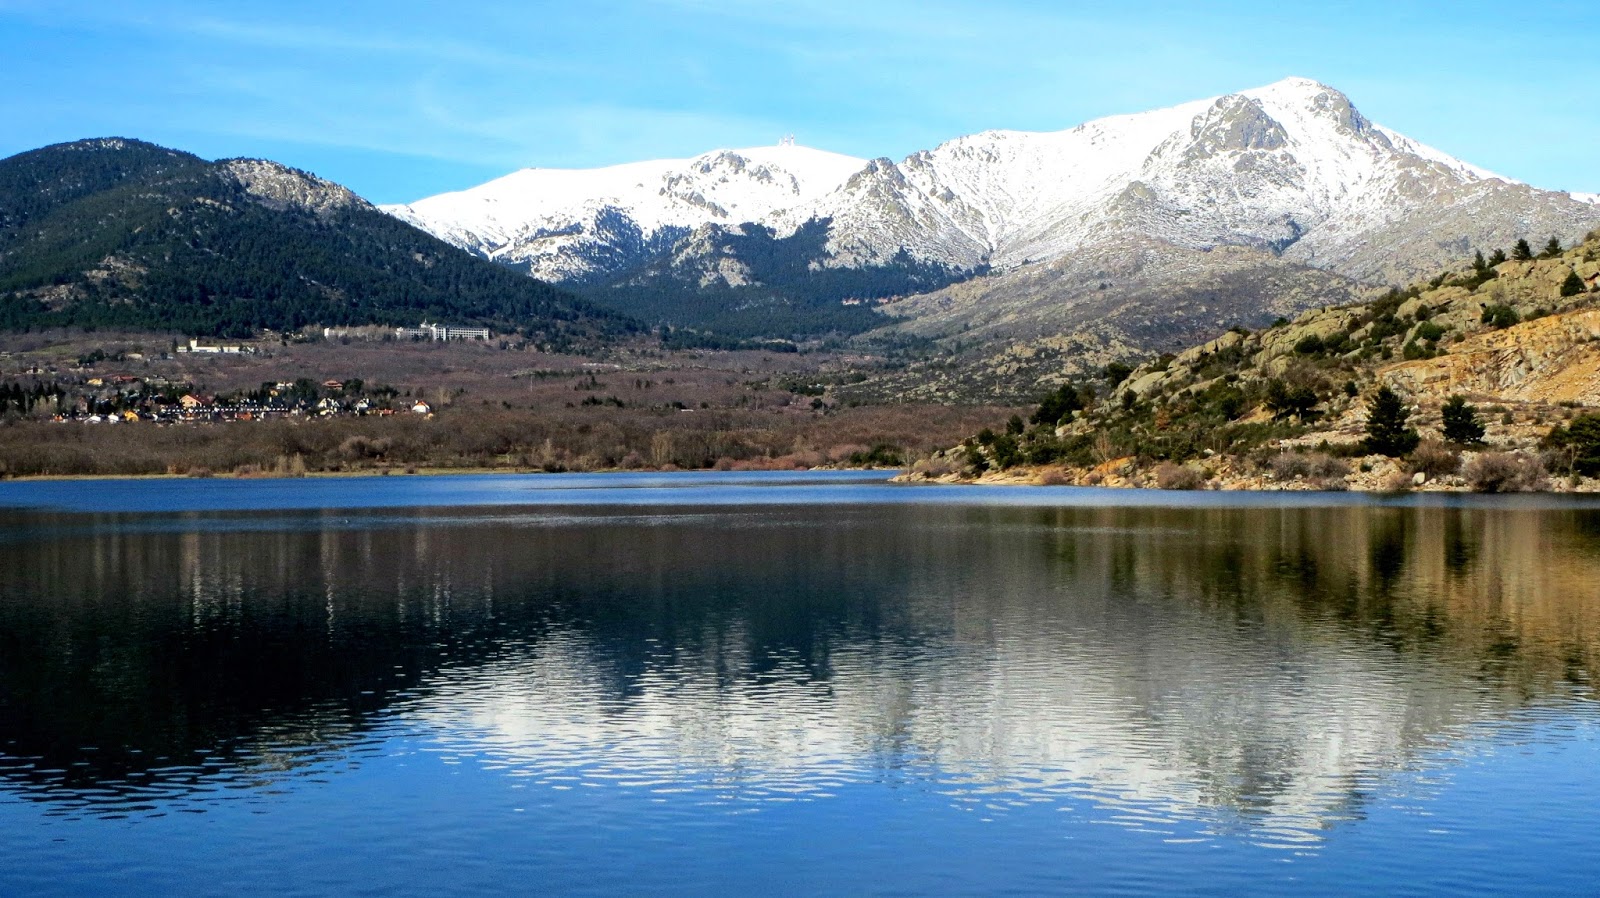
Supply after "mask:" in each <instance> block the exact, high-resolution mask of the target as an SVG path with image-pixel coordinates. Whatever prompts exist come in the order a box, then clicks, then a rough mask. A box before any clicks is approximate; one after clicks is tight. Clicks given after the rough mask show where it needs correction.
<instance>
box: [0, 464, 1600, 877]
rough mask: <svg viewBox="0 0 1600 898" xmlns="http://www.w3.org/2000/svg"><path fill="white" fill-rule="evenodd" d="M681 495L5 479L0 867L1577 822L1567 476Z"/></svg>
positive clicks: (1065, 869)
mask: <svg viewBox="0 0 1600 898" xmlns="http://www.w3.org/2000/svg"><path fill="white" fill-rule="evenodd" d="M405 482H407V483H421V484H422V485H423V486H424V487H425V488H426V490H435V489H438V487H436V486H434V485H433V484H432V483H430V482H422V481H414V480H413V481H405ZM673 482H676V481H673ZM4 486H5V487H7V488H8V489H9V488H11V487H13V486H20V485H4ZM135 486H138V487H141V488H144V489H151V488H153V487H156V486H157V485H155V484H148V483H146V484H136V485H135ZM597 486H598V487H601V488H606V493H607V494H608V495H611V496H614V495H615V494H617V493H620V492H622V490H615V489H609V487H608V485H607V484H606V483H605V482H604V481H603V480H602V481H600V482H599V483H598V484H597ZM697 486H699V487H700V488H699V489H696V490H693V491H683V490H679V491H677V493H675V495H682V496H683V497H684V499H683V500H681V501H680V500H674V501H673V502H670V503H668V504H658V502H659V500H658V498H657V496H658V495H659V494H660V493H662V492H665V491H666V490H668V489H675V488H674V487H665V488H663V487H659V486H641V485H640V483H639V482H638V481H635V482H633V483H630V484H628V485H627V486H626V487H625V489H632V490H635V491H636V492H635V495H640V496H645V498H644V499H641V500H639V501H637V502H635V503H633V504H630V505H620V506H619V505H615V504H606V505H595V504H570V503H569V504H563V503H561V502H560V501H559V500H557V499H552V498H549V497H548V496H546V497H541V501H542V502H545V503H548V504H544V505H542V506H526V505H516V506H511V507H498V506H497V505H496V504H495V503H497V502H498V499H492V500H489V503H488V504H482V503H478V504H474V503H473V502H472V501H471V500H468V501H466V502H463V501H462V496H463V492H462V490H461V489H457V490H456V491H454V492H451V491H450V490H444V491H443V492H439V493H437V494H435V495H436V496H437V497H439V498H441V499H442V500H443V501H447V502H449V503H451V504H449V505H444V506H436V507H410V508H401V507H400V506H398V505H393V504H391V503H389V502H387V501H371V502H369V503H368V504H367V506H366V509H365V510H362V509H361V508H360V507H359V506H350V507H346V508H344V509H341V510H339V511H296V510H293V509H295V508H296V507H297V505H296V503H295V502H286V503H285V502H280V503H279V510H276V511H262V512H259V513H251V514H193V513H169V512H167V511H159V512H153V511H151V510H150V509H151V506H160V505H161V503H163V502H170V501H171V497H152V496H149V495H142V494H137V493H138V491H137V490H136V491H134V493H135V494H137V495H134V501H132V502H129V501H127V497H128V495H129V494H127V493H124V494H121V499H122V501H123V504H122V505H121V506H117V505H115V504H111V505H108V506H106V507H107V508H113V509H120V510H104V509H101V510H98V511H95V512H94V513H72V512H64V511H60V510H54V511H52V510H15V511H10V512H0V595H3V596H4V599H3V600H0V641H3V642H0V857H4V858H6V859H5V860H0V891H7V892H9V891H11V889H8V888H4V887H5V886H6V884H8V883H10V884H12V885H15V886H17V887H22V888H25V890H27V891H32V890H34V889H36V888H45V889H46V890H49V889H51V888H54V889H56V890H60V891H66V892H77V891H84V890H85V889H87V888H91V887H92V888H102V887H114V885H115V884H117V883H120V884H122V888H121V890H123V891H142V890H144V889H141V888H137V887H135V885H142V886H150V885H152V884H159V885H161V886H163V887H165V888H169V889H177V890H179V891H184V890H192V891H205V890H206V889H207V888H209V887H212V886H208V885H206V884H207V883H210V884H212V885H213V886H214V884H216V883H219V882H220V883H226V884H227V885H228V886H229V887H233V888H273V889H276V890H283V889H284V887H285V886H286V885H298V886H299V887H303V888H304V889H305V890H306V891H307V893H317V892H326V891H330V890H331V891H339V890H342V889H346V888H378V890H380V891H381V890H382V889H381V886H382V885H383V884H384V883H391V884H393V885H394V886H395V887H397V888H399V889H400V890H402V891H411V890H414V889H416V888H421V887H422V886H426V887H427V888H429V889H437V890H442V891H446V892H452V891H455V892H461V893H467V892H471V891H474V890H475V888H490V887H495V888H500V887H508V886H509V884H512V883H515V882H519V881H522V880H521V878H522V877H534V878H536V879H537V880H538V881H540V882H542V883H545V884H546V885H547V886H548V887H549V888H550V890H552V891H560V892H584V891H592V892H606V891H635V890H637V889H639V888H646V890H648V891H656V892H663V891H664V892H674V891H682V892H699V891H706V890H712V891H718V890H728V889H736V888H762V889H765V890H769V891H771V890H776V891H780V892H787V891H797V892H800V891H809V890H813V889H822V890H835V891H837V890H845V891H894V890H897V889H899V890H904V891H909V892H918V891H923V892H925V891H930V890H933V891H947V892H948V891H973V892H991V891H996V890H1002V889H1004V888H1016V889H1019V890H1022V891H1030V890H1041V889H1045V890H1059V889H1062V888H1080V889H1087V890H1091V891H1101V892H1117V891H1140V890H1148V889H1171V888H1180V889H1185V890H1199V891H1205V890H1216V891H1218V892H1219V893H1221V892H1223V891H1227V890H1230V889H1235V890H1236V889H1243V890H1246V891H1278V890H1281V888H1282V887H1289V886H1292V887H1293V888H1294V890H1295V891H1304V892H1308V893H1317V892H1319V891H1323V892H1327V893H1337V892H1338V891H1340V890H1341V889H1345V890H1348V888H1349V887H1350V886H1351V885H1352V884H1360V883H1363V882H1364V883H1365V885H1366V886H1367V887H1373V888H1381V887H1384V886H1386V885H1387V886H1393V885H1395V884H1396V883H1404V884H1406V885H1407V886H1408V887H1410V888H1413V889H1415V890H1417V891H1420V892H1423V893H1429V892H1433V893H1440V894H1445V893H1451V892H1459V891H1461V890H1462V889H1463V888H1468V889H1470V888H1487V887H1488V886H1490V885H1494V884H1497V883H1498V884H1501V885H1502V886H1505V887H1511V886H1516V887H1518V889H1519V890H1521V891H1527V890H1528V889H1529V888H1532V889H1533V890H1535V891H1536V890H1538V888H1548V889H1549V890H1550V891H1552V892H1553V893H1560V892H1562V891H1563V890H1564V889H1565V890H1566V891H1568V892H1570V891H1572V890H1573V889H1571V888H1567V887H1568V886H1574V885H1576V884H1579V883H1582V882H1584V881H1585V880H1584V879H1583V876H1584V875H1585V870H1588V871H1590V872H1592V870H1593V864H1594V859H1595V858H1596V857H1597V856H1600V854H1597V852H1600V835H1597V830H1596V827H1595V826H1594V825H1593V824H1592V823H1590V822H1589V820H1588V818H1589V816H1590V811H1592V808H1593V807H1594V806H1595V802H1596V800H1597V799H1600V787H1597V784H1596V783H1595V782H1593V777H1592V775H1591V773H1590V771H1592V770H1594V769H1597V768H1596V767H1595V762H1596V761H1597V760H1600V751H1597V750H1596V734H1597V715H1596V714H1595V705H1594V703H1593V701H1592V697H1591V691H1590V684H1591V682H1592V678H1593V674H1594V672H1595V666H1596V659H1597V654H1596V653H1597V649H1600V626H1597V625H1600V598H1597V597H1596V590H1595V589H1594V588H1593V587H1592V584H1594V583H1596V582H1600V578H1597V575H1600V511H1594V510H1589V509H1588V508H1587V507H1586V506H1583V505H1582V504H1581V503H1580V504H1571V503H1556V504H1544V505H1539V504H1528V503H1522V504H1518V503H1509V504H1504V505H1495V504H1493V503H1489V504H1484V503H1441V504H1426V503H1419V504H1398V505H1397V504H1385V503H1381V502H1380V503H1374V502H1368V501H1358V502H1349V501H1347V500H1345V499H1343V498H1340V499H1337V500H1335V501H1332V502H1329V503H1326V504H1323V505H1321V506H1312V507H1291V506H1287V505H1283V504H1281V503H1276V502H1269V503H1262V502H1259V501H1256V500H1254V499H1251V500H1245V501H1243V502H1238V501H1237V500H1234V502H1235V503H1237V504H1230V500H1229V499H1228V498H1227V497H1220V498H1214V499H1211V500H1210V503H1211V504H1205V503H1199V502H1196V503H1195V504H1194V506H1193V507H1153V506H1139V505H1134V506H1124V507H1105V506H1101V507H1094V506H1066V507H1048V506H1036V507H1027V506H1026V505H1004V504H994V503H995V501H996V500H995V499H994V498H993V496H992V494H990V493H980V494H975V497H976V499H977V502H976V504H961V503H959V502H958V501H956V500H955V499H952V498H948V497H941V498H940V499H939V501H930V500H929V499H928V497H927V496H926V495H925V494H924V495H918V494H917V492H916V491H914V490H912V491H907V490H903V489H899V488H893V487H887V486H880V485H877V484H873V483H862V482H859V481H854V480H852V479H850V478H841V479H835V480H833V481H832V482H830V483H828V484H827V485H826V486H824V487H822V488H820V490H818V491H815V492H811V493H804V492H801V495H809V496H811V497H812V498H813V501H812V502H810V503H809V504H794V501H793V497H792V496H791V495H789V492H791V491H794V490H796V489H797V487H795V486H792V485H790V486H779V485H775V484H774V483H773V482H772V481H765V482H763V481H760V480H757V481H756V482H754V483H752V482H750V481H748V480H734V481H731V482H723V483H721V484H720V485H718V484H715V483H706V482H704V481H701V482H699V483H697ZM458 487H463V488H464V489H465V490H466V492H468V493H470V492H472V491H476V490H479V489H484V490H486V495H488V494H489V493H488V492H487V488H486V487H484V486H483V485H481V484H468V483H465V482H458ZM351 488H354V484H353V483H352V484H351ZM384 488H385V489H390V487H388V486H387V485H386V486H385V487H384ZM275 489H277V488H276V487H275ZM285 489H287V488H285ZM322 489H323V488H322V487H316V488H315V489H313V492H312V494H311V495H312V498H313V499H316V500H318V501H320V500H322V499H324V498H326V496H327V494H326V493H325V492H320V490H322ZM584 489H588V488H584ZM426 490H425V492H426ZM718 490H732V491H745V492H751V491H766V490H781V491H784V492H783V493H782V494H772V493H763V495H762V497H761V498H760V499H757V500H749V499H746V500H744V501H733V500H732V499H731V498H730V497H729V496H727V495H723V496H721V497H720V500H719V501H714V502H711V503H709V504H707V503H705V502H702V503H700V504H694V503H692V502H690V501H688V498H689V497H696V498H700V499H705V498H707V497H708V496H711V494H714V493H716V492H717V491H718ZM578 491H580V490H568V492H569V493H572V492H578ZM885 491H892V492H889V495H891V496H893V497H895V501H894V502H892V503H888V504H886V503H885V502H884V500H883V499H882V496H883V495H884V494H885ZM291 492H292V491H291ZM863 492H865V493H866V496H867V497H868V498H863V495H862V493H863ZM290 494H291V493H285V492H282V491H281V490H280V491H279V495H280V496H283V495H290ZM366 495H367V497H368V498H369V499H371V498H372V494H371V492H370V491H369V492H367V493H366ZM395 495H399V494H398V493H397V494H395ZM495 495H498V494H495ZM1012 495H1017V496H1019V497H1021V498H1022V501H1023V502H1025V503H1031V502H1035V501H1037V498H1038V495H1039V494H1037V493H1028V492H1026V491H1012ZM900 497H906V498H904V499H903V500H902V499H900ZM300 498H301V500H302V501H305V497H304V496H301V497H300ZM378 498H380V499H381V498H384V497H383V496H379V497H378ZM711 498H718V497H715V496H711ZM7 501H11V502H12V504H16V502H17V500H16V499H15V496H14V494H12V496H11V498H10V499H9V500H8V496H7V494H6V493H5V492H0V503H4V502H7ZM40 501H46V502H48V503H49V504H59V503H56V502H54V501H51V500H40ZM96 501H102V500H96ZM427 501H428V500H427V498H423V499H419V502H418V504H419V505H424V506H425V505H426V504H427ZM613 501H615V500H613ZM1141 501H1142V497H1141ZM199 504H201V505H202V506H204V503H199ZM462 506H469V507H462ZM285 509H288V510H285ZM54 839H64V840H65V841H61V842H57V841H52V840H54ZM1399 844H1403V845H1404V846H1405V847H1404V849H1403V850H1400V849H1397V848H1396V846H1397V845H1399ZM90 845H101V846H104V847H103V848H102V849H100V850H96V851H93V852H91V851H90V850H89V846H90ZM401 845H407V846H413V847H412V848H409V849H401V848H400V847H399V846H401ZM1500 845H1507V846H1509V845H1515V846H1517V847H1516V850H1515V851H1498V850H1494V849H1496V847H1497V846H1500ZM333 846H338V847H337V848H334V847H333ZM424 846H426V847H425V848H424ZM391 849H392V850H398V851H400V854H401V855H403V856H404V857H403V859H401V858H395V857H392V856H391V855H392V851H391ZM380 850H381V851H387V852H390V853H385V854H383V858H385V859H383V860H380V859H379V858H378V856H377V855H374V854H372V853H373V852H379V851H380ZM418 851H421V854H417V852H418ZM1486 851H1487V853H1486ZM217 856H221V857H230V858H232V859H233V863H231V864H227V865H221V866H220V867H219V866H218V865H219V862H218V861H217V860H215V859H214V858H215V857H217ZM426 858H431V861H427V860H426ZM166 861H175V862H176V863H170V864H169V863H166ZM1284 862H1288V866H1287V867H1283V866H1281V865H1282V864H1283V863H1284ZM286 863H293V864H295V865H296V866H295V867H294V868H293V869H295V870H296V871H297V873H296V876H295V877H294V878H293V882H292V883H285V882H284V880H283V875H282V871H283V869H284V865H285V864H286ZM211 867H218V869H215V870H213V871H212V873H211V875H210V878H207V877H206V876H205V873H206V871H207V869H208V868H211ZM62 870H69V871H70V875H69V876H67V877H66V878H63V877H62ZM218 877H220V878H218Z"/></svg>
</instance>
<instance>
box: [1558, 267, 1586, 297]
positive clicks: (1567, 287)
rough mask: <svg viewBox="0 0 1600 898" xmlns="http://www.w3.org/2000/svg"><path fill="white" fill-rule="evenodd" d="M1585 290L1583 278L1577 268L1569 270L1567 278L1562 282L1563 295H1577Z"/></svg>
mask: <svg viewBox="0 0 1600 898" xmlns="http://www.w3.org/2000/svg"><path fill="white" fill-rule="evenodd" d="M1582 292H1583V278H1581V277H1578V272H1577V271H1576V270H1574V271H1569V272H1567V279H1566V280H1564V281H1562V282H1561V295H1562V296H1577V295H1578V294H1579V293H1582Z"/></svg>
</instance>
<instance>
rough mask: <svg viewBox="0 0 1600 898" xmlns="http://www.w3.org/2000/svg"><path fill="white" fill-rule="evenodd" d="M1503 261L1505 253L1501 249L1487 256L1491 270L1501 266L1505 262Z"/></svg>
mask: <svg viewBox="0 0 1600 898" xmlns="http://www.w3.org/2000/svg"><path fill="white" fill-rule="evenodd" d="M1505 260H1506V251H1505V250H1503V249H1497V250H1495V251H1494V252H1492V253H1490V254H1489V267H1490V268H1493V267H1494V266H1496V265H1500V264H1503V263H1504V262H1505Z"/></svg>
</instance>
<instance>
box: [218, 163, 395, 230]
mask: <svg viewBox="0 0 1600 898" xmlns="http://www.w3.org/2000/svg"><path fill="white" fill-rule="evenodd" d="M217 166H218V168H219V169H220V172H221V173H222V174H223V175H224V176H226V177H231V178H232V179H234V180H235V181H237V182H238V183H239V185H240V186H241V187H243V188H244V189H245V192H247V193H249V194H250V196H251V197H253V198H255V199H256V201H258V202H260V203H261V204H262V205H263V206H266V207H267V208H269V209H273V210H275V211H280V212H281V211H283V210H285V209H299V210H301V211H304V212H310V213H312V214H313V215H317V216H319V217H326V216H328V215H330V214H332V213H334V212H338V211H341V210H344V209H350V208H356V207H359V208H363V209H370V208H372V206H371V204H369V203H368V202H367V201H366V200H364V199H362V198H361V197H359V196H356V194H355V193H354V192H353V191H351V190H350V189H349V188H348V187H345V186H343V185H342V184H335V183H333V182H332V181H328V180H324V179H322V178H319V177H317V176H316V175H313V174H310V173H309V172H303V171H300V170H299V169H293V168H289V167H288V166H286V165H280V164H278V163H276V162H270V161H267V160H265V159H229V160H226V161H223V162H219V163H217Z"/></svg>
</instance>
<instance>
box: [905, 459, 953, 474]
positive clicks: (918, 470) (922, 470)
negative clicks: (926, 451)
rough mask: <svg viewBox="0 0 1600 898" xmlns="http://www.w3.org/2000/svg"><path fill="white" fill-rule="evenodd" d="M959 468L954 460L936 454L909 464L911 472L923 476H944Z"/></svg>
mask: <svg viewBox="0 0 1600 898" xmlns="http://www.w3.org/2000/svg"><path fill="white" fill-rule="evenodd" d="M959 470H960V469H959V467H958V466H957V465H956V464H955V463H954V462H952V461H950V460H949V459H948V458H945V457H943V456H938V455H936V456H934V457H932V458H924V459H922V460H920V461H918V462H917V463H916V464H914V465H912V466H911V471H912V473H914V474H921V475H922V476H924V477H945V476H947V475H950V474H955V473H957V472H958V471H959Z"/></svg>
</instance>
